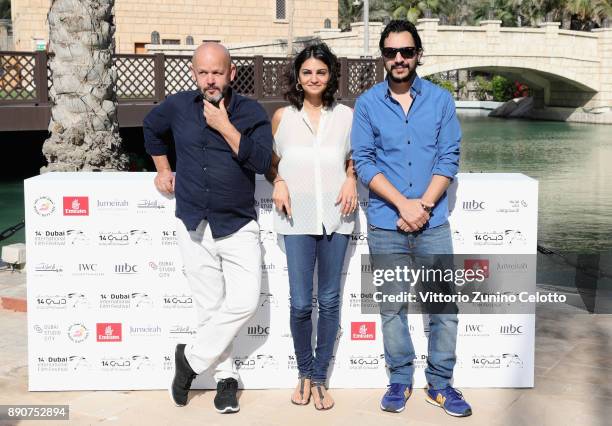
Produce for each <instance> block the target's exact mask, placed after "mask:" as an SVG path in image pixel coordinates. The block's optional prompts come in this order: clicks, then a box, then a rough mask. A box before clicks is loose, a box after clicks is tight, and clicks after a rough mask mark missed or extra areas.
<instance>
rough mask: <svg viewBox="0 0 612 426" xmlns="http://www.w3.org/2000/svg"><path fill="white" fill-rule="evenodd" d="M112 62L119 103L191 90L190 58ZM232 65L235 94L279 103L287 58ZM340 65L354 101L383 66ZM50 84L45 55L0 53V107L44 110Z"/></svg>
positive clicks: (343, 88)
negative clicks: (115, 75)
mask: <svg viewBox="0 0 612 426" xmlns="http://www.w3.org/2000/svg"><path fill="white" fill-rule="evenodd" d="M114 61H115V67H116V69H117V75H118V78H117V98H118V100H119V102H122V103H139V102H140V103H152V102H161V101H162V100H164V99H165V97H166V96H168V95H170V94H173V93H176V92H179V91H182V90H192V89H195V84H194V83H193V82H192V80H191V75H190V71H189V62H190V61H191V58H190V57H189V56H178V55H164V54H161V53H158V54H154V55H128V54H119V55H116V56H115V57H114ZM233 61H234V63H235V64H236V67H237V75H236V79H235V81H234V82H233V83H232V85H233V87H234V88H235V89H236V91H237V92H238V93H241V94H243V95H245V96H249V97H252V98H254V99H257V100H266V99H270V100H275V99H276V100H278V99H281V98H282V95H283V91H284V90H285V74H286V70H287V66H288V65H289V60H288V59H286V58H268V57H263V56H253V57H234V58H233ZM339 61H340V81H339V89H338V93H337V96H338V97H339V98H340V99H354V98H356V97H357V96H359V94H361V93H363V92H364V91H365V90H367V89H368V88H370V87H371V86H372V85H374V84H375V83H376V82H378V81H381V80H382V79H383V77H384V72H383V66H382V62H380V61H378V60H374V59H347V58H339ZM51 85H52V71H51V69H50V67H49V54H48V53H47V52H10V51H4V52H2V51H0V105H11V104H29V105H32V104H34V105H41V106H43V105H48V104H49V88H50V87H51Z"/></svg>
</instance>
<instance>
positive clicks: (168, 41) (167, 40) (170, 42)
mask: <svg viewBox="0 0 612 426" xmlns="http://www.w3.org/2000/svg"><path fill="white" fill-rule="evenodd" d="M162 44H181V41H180V40H174V39H170V38H165V39H163V40H162Z"/></svg>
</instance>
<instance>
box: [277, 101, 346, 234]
mask: <svg viewBox="0 0 612 426" xmlns="http://www.w3.org/2000/svg"><path fill="white" fill-rule="evenodd" d="M352 120H353V111H352V110H351V108H349V107H347V106H345V105H342V104H339V103H334V104H333V106H332V107H330V108H323V109H322V110H321V117H320V118H319V129H318V132H317V133H314V131H313V127H312V125H311V124H310V120H309V119H308V114H307V113H306V111H304V110H303V109H302V110H301V111H298V110H297V109H296V108H295V107H293V106H288V107H286V108H285V110H284V111H283V115H282V118H281V121H280V124H279V126H278V128H277V130H276V133H275V134H274V152H275V153H276V155H278V156H279V157H280V159H281V160H280V163H279V165H278V174H279V175H280V176H281V177H282V178H283V179H284V180H285V182H286V183H287V187H288V188H289V197H290V199H291V210H292V220H289V219H288V218H287V216H285V214H284V213H280V212H278V210H277V209H276V208H274V209H273V210H274V230H275V231H276V232H277V233H279V234H283V235H296V234H309V235H322V234H323V226H325V231H326V232H327V234H328V235H329V234H331V233H332V232H337V233H340V234H350V233H351V232H353V228H354V226H355V214H351V215H349V216H347V217H343V216H342V214H341V207H342V206H341V205H340V204H337V205H336V198H337V197H338V194H339V193H340V188H341V187H342V184H343V183H344V181H345V179H346V161H347V160H348V159H349V158H350V152H351V144H350V134H351V123H352Z"/></svg>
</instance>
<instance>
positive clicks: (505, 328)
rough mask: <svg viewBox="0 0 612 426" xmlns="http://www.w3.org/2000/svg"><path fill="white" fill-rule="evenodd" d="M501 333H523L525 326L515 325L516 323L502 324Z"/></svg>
mask: <svg viewBox="0 0 612 426" xmlns="http://www.w3.org/2000/svg"><path fill="white" fill-rule="evenodd" d="M499 334H505V335H516V334H523V326H522V325H514V324H510V325H502V326H501V327H500V328H499Z"/></svg>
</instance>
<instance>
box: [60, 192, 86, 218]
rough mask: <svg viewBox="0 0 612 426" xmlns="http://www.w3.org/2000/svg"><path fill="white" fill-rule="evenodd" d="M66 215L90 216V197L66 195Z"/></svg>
mask: <svg viewBox="0 0 612 426" xmlns="http://www.w3.org/2000/svg"><path fill="white" fill-rule="evenodd" d="M64 216H89V197H64Z"/></svg>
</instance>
